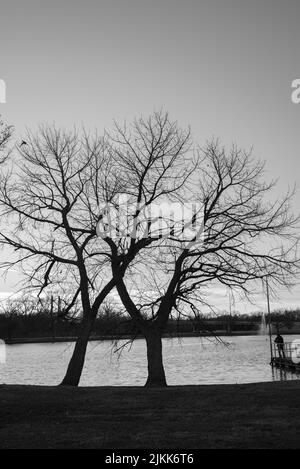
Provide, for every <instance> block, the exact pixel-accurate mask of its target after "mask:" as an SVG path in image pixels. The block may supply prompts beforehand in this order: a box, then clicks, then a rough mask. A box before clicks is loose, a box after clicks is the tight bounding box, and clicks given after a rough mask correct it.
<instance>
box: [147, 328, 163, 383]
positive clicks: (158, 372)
mask: <svg viewBox="0 0 300 469" xmlns="http://www.w3.org/2000/svg"><path fill="white" fill-rule="evenodd" d="M146 344H147V359H148V379H147V382H146V384H145V386H146V387H165V386H167V382H166V376H165V370H164V365H163V357H162V340H161V332H160V331H158V330H154V331H153V330H152V331H151V332H150V333H148V334H146Z"/></svg>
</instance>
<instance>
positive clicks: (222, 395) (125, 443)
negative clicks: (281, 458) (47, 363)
mask: <svg viewBox="0 0 300 469" xmlns="http://www.w3.org/2000/svg"><path fill="white" fill-rule="evenodd" d="M299 420H300V381H289V382H274V383H257V384H244V385H218V386H180V387H179V386H178V387H169V388H167V389H162V390H160V389H145V388H138V387H98V388H63V387H41V386H6V385H2V386H0V447H1V448H106V449H109V448H113V449H121V448H155V449H159V448H170V449H184V448H186V449H195V448H300V423H299Z"/></svg>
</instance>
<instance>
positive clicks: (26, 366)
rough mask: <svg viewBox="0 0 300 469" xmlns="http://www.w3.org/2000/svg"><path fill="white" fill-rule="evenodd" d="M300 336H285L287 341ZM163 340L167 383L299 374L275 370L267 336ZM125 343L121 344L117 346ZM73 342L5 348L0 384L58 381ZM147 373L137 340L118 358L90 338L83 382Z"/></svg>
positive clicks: (126, 381) (125, 381) (119, 380)
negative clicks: (219, 341)
mask: <svg viewBox="0 0 300 469" xmlns="http://www.w3.org/2000/svg"><path fill="white" fill-rule="evenodd" d="M295 338H299V336H286V337H285V339H286V340H287V341H291V340H293V339H295ZM224 341H225V342H226V345H225V344H224V343H218V342H216V340H215V339H213V338H197V337H188V338H182V339H177V338H176V339H163V351H164V364H165V370H166V376H167V381H168V384H170V385H183V384H225V383H226V384H229V383H251V382H259V381H272V380H280V379H299V377H300V376H299V374H293V373H290V372H281V373H280V371H279V370H273V371H272V368H271V366H270V365H269V363H270V350H269V338H268V336H238V337H224ZM123 343H124V342H119V343H118V347H120V346H121V345H122V344H123ZM73 347H74V344H73V343H64V342H63V343H48V344H20V345H7V346H6V363H5V364H1V363H0V383H6V384H39V385H56V384H58V383H59V382H60V381H61V380H62V378H63V376H64V373H65V371H66V367H67V364H68V361H69V359H70V356H71V352H72V350H73ZM146 377H147V363H146V345H145V341H144V340H143V339H140V340H136V341H135V342H134V343H133V344H132V347H131V349H130V350H129V349H128V348H126V349H125V350H123V352H122V354H121V356H119V353H117V352H116V350H115V348H114V346H113V343H112V342H111V341H102V342H90V343H89V345H88V351H87V357H86V363H85V367H84V370H83V375H82V379H81V382H80V384H81V385H82V386H107V385H109V386H120V385H127V386H134V385H143V384H144V383H145V381H146Z"/></svg>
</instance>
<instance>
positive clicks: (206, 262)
mask: <svg viewBox="0 0 300 469" xmlns="http://www.w3.org/2000/svg"><path fill="white" fill-rule="evenodd" d="M262 176H263V165H262V164H261V163H260V162H256V161H255V160H254V159H253V158H252V157H251V155H250V154H247V153H246V152H244V151H241V150H240V149H238V148H236V147H233V148H232V149H231V151H230V152H229V153H226V152H225V150H224V149H223V148H221V147H220V146H219V145H218V143H217V142H211V143H209V144H207V146H206V147H205V148H204V149H203V150H198V151H193V150H192V147H191V140H190V131H189V130H181V129H180V128H179V126H178V124H177V123H176V122H172V121H171V120H170V119H169V116H168V114H167V113H164V112H157V113H154V114H153V115H152V116H150V117H149V118H147V119H144V118H142V117H141V118H139V119H137V120H135V121H134V122H133V123H132V125H130V126H127V125H126V124H125V125H124V126H120V125H118V124H116V125H115V129H114V131H113V132H112V133H110V134H105V136H104V137H103V138H100V137H98V136H94V137H93V138H91V137H90V136H87V135H85V134H84V135H83V136H82V137H79V136H78V135H77V134H76V133H74V132H73V133H66V132H62V131H58V130H55V129H54V130H50V129H41V130H40V132H39V134H38V136H37V137H34V136H32V135H29V136H28V139H27V145H23V146H22V147H21V148H20V149H19V156H18V157H17V158H16V163H15V168H14V169H13V171H10V172H9V173H8V174H7V175H6V176H5V177H4V178H3V180H2V183H1V188H0V205H1V210H2V218H1V219H2V228H1V233H0V234H1V242H2V243H3V244H8V245H9V246H11V247H13V249H14V250H15V251H16V253H17V254H18V257H17V258H14V259H13V260H11V261H10V262H8V263H6V266H7V267H11V266H16V265H20V266H23V267H24V269H25V271H26V273H27V274H28V276H29V280H30V284H31V285H32V286H33V287H34V288H38V289H39V294H41V293H42V292H43V291H46V290H47V289H49V288H51V289H52V288H53V286H54V285H56V286H57V288H58V289H60V288H62V285H63V286H64V288H67V289H68V290H70V291H73V300H72V301H70V305H71V306H72V303H73V304H74V302H76V301H77V299H78V298H80V299H81V303H82V310H83V317H82V328H81V332H80V335H79V337H78V340H77V342H76V345H75V349H74V353H73V356H72V359H71V361H70V364H69V367H68V370H67V374H66V377H65V379H64V380H63V384H73V385H77V384H78V382H79V379H80V375H81V371H82V367H83V363H84V358H85V352H86V346H87V341H88V338H89V335H90V332H91V330H92V327H93V324H94V320H95V317H96V315H97V312H98V309H99V307H100V305H101V304H102V302H103V301H104V299H105V298H106V297H107V295H108V294H109V293H110V292H111V291H112V289H113V288H114V287H116V289H117V291H118V294H119V296H120V298H121V301H122V303H123V305H124V307H125V308H126V310H127V312H128V313H129V314H130V316H131V318H132V320H133V323H134V325H135V328H136V330H139V331H140V332H141V333H142V334H143V335H144V336H145V339H146V343H147V358H148V380H147V383H146V385H147V386H165V385H166V378H165V372H164V367H163V357H162V340H161V339H162V334H163V331H164V329H165V326H166V323H167V321H168V318H169V317H170V315H171V314H172V313H173V312H178V314H189V311H192V312H195V313H196V314H198V311H199V306H200V307H201V306H203V305H204V304H208V306H210V303H209V301H208V299H207V298H206V292H207V287H208V286H209V285H213V284H214V283H215V282H219V283H221V284H223V285H229V286H231V287H235V288H237V289H240V290H241V291H242V292H244V293H245V295H248V294H249V292H250V291H249V289H251V285H253V283H255V281H257V280H258V279H261V278H264V277H266V276H268V277H269V280H270V282H273V283H274V284H278V283H280V284H283V285H288V284H289V283H290V282H291V281H292V278H293V276H294V275H295V273H296V272H297V271H298V258H297V253H296V247H297V243H298V237H297V232H296V228H297V223H298V219H297V218H295V217H294V216H293V215H292V214H291V210H290V203H291V201H292V196H293V193H290V194H287V195H286V196H284V197H283V198H282V199H281V200H274V201H273V202H270V201H269V200H272V189H274V188H275V184H274V183H271V184H265V183H264V182H263V179H262ZM187 203H190V205H192V206H193V207H194V208H193V210H192V212H191V211H189V212H188V213H189V217H190V218H189V220H188V221H187V220H186V217H185V216H183V215H182V216H180V217H179V218H178V217H177V215H178V214H176V213H175V212H176V209H174V205H175V206H176V207H177V208H178V206H179V207H180V208H184V209H185V208H186V206H187ZM164 205H167V206H172V207H173V208H171V210H169V211H168V210H167V212H165V211H164V210H161V207H162V206H164ZM154 206H155V208H156V211H154V212H155V213H154V215H153V207H154ZM157 210H158V211H157ZM179 211H180V210H179ZM8 222H9V223H8ZM187 225H188V226H187ZM188 227H189V230H187V228H188ZM187 231H188V233H189V235H188V236H186V235H185V233H186V232H187ZM191 233H192V236H191Z"/></svg>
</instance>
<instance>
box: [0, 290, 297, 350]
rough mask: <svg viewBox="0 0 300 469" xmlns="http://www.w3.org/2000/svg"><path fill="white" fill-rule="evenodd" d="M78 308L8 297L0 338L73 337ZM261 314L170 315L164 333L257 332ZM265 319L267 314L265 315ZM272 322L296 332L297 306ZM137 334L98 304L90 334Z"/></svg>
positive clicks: (126, 318)
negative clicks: (71, 308)
mask: <svg viewBox="0 0 300 469" xmlns="http://www.w3.org/2000/svg"><path fill="white" fill-rule="evenodd" d="M80 318H81V311H80V309H74V310H73V311H72V313H71V314H69V313H68V314H66V313H65V309H64V302H63V301H62V300H61V299H60V300H58V299H52V300H51V297H46V298H44V299H43V301H40V300H37V299H34V298H33V297H31V296H24V297H22V298H19V299H14V300H10V301H8V302H7V304H6V305H5V306H2V309H1V310H0V338H1V339H4V340H6V341H8V342H9V341H11V340H13V339H34V338H49V339H54V340H55V339H57V338H63V337H65V338H71V337H72V338H76V337H77V335H78V333H79V328H80ZM263 320H264V318H263V316H262V313H260V312H257V313H253V314H240V313H238V312H237V311H235V312H234V314H232V315H229V314H227V313H223V314H219V315H218V316H216V315H210V316H207V315H205V314H203V315H200V314H198V315H197V316H196V317H195V316H191V317H187V318H180V317H173V318H172V317H171V318H170V319H169V320H168V323H167V325H166V329H165V334H172V335H176V334H178V335H180V334H189V333H202V334H207V335H214V334H216V333H217V334H220V333H231V332H232V333H236V332H240V333H253V334H257V333H259V332H261V326H262V322H263ZM265 320H266V322H267V320H268V318H265ZM271 321H272V323H273V325H278V326H279V328H280V330H281V331H284V332H285V333H289V332H290V333H299V331H300V309H291V310H278V311H274V312H272V314H271ZM137 335H138V330H137V329H136V327H135V325H134V323H133V321H132V319H131V318H130V316H129V315H128V314H126V313H124V312H122V311H120V310H118V309H117V308H114V307H112V306H111V305H106V306H105V307H104V308H102V309H101V310H100V311H99V313H98V315H97V318H96V320H95V324H94V328H93V332H92V334H91V338H93V337H103V338H105V337H112V336H113V337H114V338H122V337H124V336H126V337H128V336H131V337H132V338H134V337H135V336H137Z"/></svg>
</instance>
